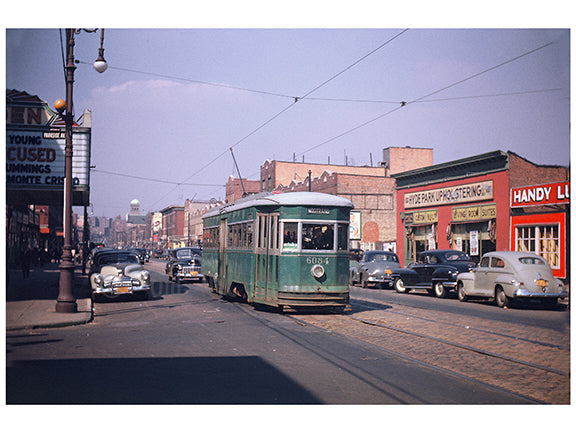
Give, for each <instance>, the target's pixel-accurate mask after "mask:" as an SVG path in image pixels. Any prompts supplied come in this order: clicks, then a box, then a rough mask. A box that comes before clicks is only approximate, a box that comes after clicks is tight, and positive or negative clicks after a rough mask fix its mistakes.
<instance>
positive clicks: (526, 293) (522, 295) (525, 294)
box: [514, 289, 568, 299]
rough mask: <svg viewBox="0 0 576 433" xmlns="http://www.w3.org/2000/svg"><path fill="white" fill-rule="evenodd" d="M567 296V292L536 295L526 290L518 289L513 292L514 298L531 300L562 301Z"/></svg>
mask: <svg viewBox="0 0 576 433" xmlns="http://www.w3.org/2000/svg"><path fill="white" fill-rule="evenodd" d="M567 296H568V292H565V291H562V292H559V293H538V292H531V291H530V290H527V289H518V290H516V291H515V292H514V297H515V298H532V299H547V298H548V299H551V298H558V299H564V298H566V297H567Z"/></svg>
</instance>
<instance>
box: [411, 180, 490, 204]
mask: <svg viewBox="0 0 576 433" xmlns="http://www.w3.org/2000/svg"><path fill="white" fill-rule="evenodd" d="M493 196H494V190H493V185H492V181H491V180H489V181H485V182H477V183H469V184H465V185H455V186H450V187H444V188H438V189H431V190H427V191H418V192H411V193H407V194H406V195H405V196H404V208H405V209H412V208H418V207H429V206H441V205H448V204H456V203H468V202H473V201H482V200H492V198H493Z"/></svg>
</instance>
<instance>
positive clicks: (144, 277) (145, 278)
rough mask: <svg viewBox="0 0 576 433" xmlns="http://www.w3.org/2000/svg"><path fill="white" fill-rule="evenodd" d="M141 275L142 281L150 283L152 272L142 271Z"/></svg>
mask: <svg viewBox="0 0 576 433" xmlns="http://www.w3.org/2000/svg"><path fill="white" fill-rule="evenodd" d="M141 276H142V281H143V282H144V283H145V284H148V283H149V282H150V272H148V271H142V274H141Z"/></svg>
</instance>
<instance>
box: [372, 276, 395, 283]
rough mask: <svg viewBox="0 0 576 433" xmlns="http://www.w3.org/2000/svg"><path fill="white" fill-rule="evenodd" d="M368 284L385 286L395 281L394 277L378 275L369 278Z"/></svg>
mask: <svg viewBox="0 0 576 433" xmlns="http://www.w3.org/2000/svg"><path fill="white" fill-rule="evenodd" d="M366 281H367V282H369V283H383V284H392V283H393V282H394V279H393V278H392V275H384V276H382V275H376V276H369V277H368V278H367V279H366Z"/></svg>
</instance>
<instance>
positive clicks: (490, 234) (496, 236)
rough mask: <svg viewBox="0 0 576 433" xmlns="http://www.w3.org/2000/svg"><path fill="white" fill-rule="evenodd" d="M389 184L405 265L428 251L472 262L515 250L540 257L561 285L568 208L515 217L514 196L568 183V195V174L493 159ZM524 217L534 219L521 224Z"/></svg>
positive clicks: (499, 156)
mask: <svg viewBox="0 0 576 433" xmlns="http://www.w3.org/2000/svg"><path fill="white" fill-rule="evenodd" d="M392 177H393V178H394V179H395V180H396V189H397V208H398V209H397V218H398V219H397V236H396V238H397V253H398V256H399V258H400V261H401V263H403V265H407V264H409V263H411V262H413V261H414V259H415V256H416V254H417V253H418V252H420V251H423V250H426V249H448V248H452V249H457V250H461V251H464V252H466V253H468V254H470V255H471V257H472V259H473V260H479V258H480V257H481V256H482V255H483V254H485V253H487V252H489V251H494V250H499V251H504V250H512V251H514V250H517V249H519V250H523V251H534V252H537V253H539V254H541V255H542V256H543V257H545V258H547V259H549V262H550V264H551V265H552V268H553V270H554V272H555V275H556V276H558V277H565V275H566V270H567V265H566V264H567V254H568V253H569V248H568V245H567V242H568V241H569V238H568V236H567V229H568V227H567V226H568V224H567V221H568V212H569V210H568V206H567V205H566V204H565V203H562V204H558V203H552V204H546V205H542V206H539V207H536V208H535V209H536V210H535V211H527V210H526V209H525V208H524V207H519V208H518V209H516V210H512V209H511V198H512V196H511V191H512V190H513V189H514V188H521V187H527V186H530V185H534V184H543V183H553V182H566V185H564V184H563V185H561V186H562V188H565V187H567V181H568V180H569V170H568V168H566V167H559V166H545V165H538V164H534V163H532V162H530V161H528V160H526V159H524V158H522V157H520V156H519V155H517V154H515V153H513V152H507V153H506V152H502V151H494V152H489V153H485V154H481V155H476V156H473V157H470V158H464V159H460V160H457V161H451V162H447V163H443V164H437V165H434V166H430V167H424V168H420V169H416V170H410V171H406V172H401V173H396V174H394V175H392ZM562 191H565V192H566V191H567V190H566V189H563V190H562ZM527 213H531V214H532V216H531V217H528V218H527V217H525V215H526V214H527ZM551 216H553V219H552V220H551ZM515 218H516V219H517V221H518V223H517V224H516V223H515V222H514V221H515ZM523 227H532V229H528V230H523V229H522V228H523ZM538 227H540V228H542V230H539V229H538ZM538 236H544V237H540V238H538Z"/></svg>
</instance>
